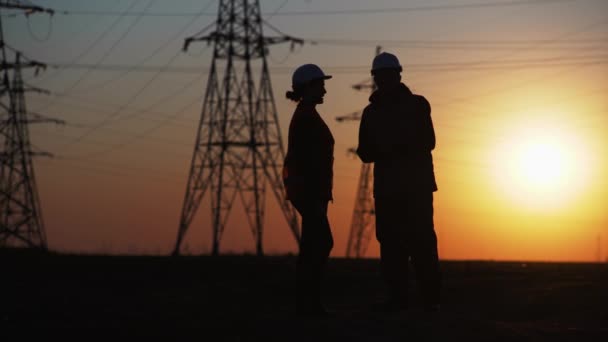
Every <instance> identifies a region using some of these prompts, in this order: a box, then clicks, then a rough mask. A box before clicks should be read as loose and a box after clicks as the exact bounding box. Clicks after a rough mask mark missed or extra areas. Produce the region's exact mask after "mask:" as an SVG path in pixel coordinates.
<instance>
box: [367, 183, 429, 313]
mask: <svg viewBox="0 0 608 342" xmlns="http://www.w3.org/2000/svg"><path fill="white" fill-rule="evenodd" d="M375 206H376V208H375V209H376V238H377V239H378V242H380V264H381V271H382V275H383V277H384V280H385V283H386V285H387V290H388V295H389V299H390V300H394V301H398V302H400V303H401V304H407V300H408V298H407V293H408V287H409V283H408V280H409V279H408V278H409V274H408V273H409V272H408V268H409V261H410V259H411V264H412V268H413V270H414V272H415V276H416V280H417V285H418V289H419V291H420V294H421V295H422V299H423V301H424V303H425V304H427V305H432V304H439V302H440V290H441V272H440V268H439V255H438V252H437V236H436V234H435V228H434V223H433V193H432V192H423V193H419V194H415V195H414V194H408V195H407V196H404V197H380V198H378V197H377V198H376V199H375Z"/></svg>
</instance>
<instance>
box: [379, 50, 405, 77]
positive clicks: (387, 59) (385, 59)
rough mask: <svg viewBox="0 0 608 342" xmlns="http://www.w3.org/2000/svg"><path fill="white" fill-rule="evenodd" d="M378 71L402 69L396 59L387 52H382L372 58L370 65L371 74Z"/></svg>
mask: <svg viewBox="0 0 608 342" xmlns="http://www.w3.org/2000/svg"><path fill="white" fill-rule="evenodd" d="M380 69H397V70H399V71H402V70H403V68H402V67H401V64H399V60H398V59H397V57H396V56H395V55H393V54H391V53H388V52H382V53H381V54H379V55H377V56H376V57H375V58H374V61H373V63H372V73H373V72H374V71H376V70H380Z"/></svg>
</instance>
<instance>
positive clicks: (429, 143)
mask: <svg viewBox="0 0 608 342" xmlns="http://www.w3.org/2000/svg"><path fill="white" fill-rule="evenodd" d="M419 101H420V114H421V121H422V122H421V127H420V128H421V139H420V143H421V146H420V147H421V148H422V149H424V150H426V151H432V150H433V149H435V144H436V139H435V128H434V127H433V119H432V118H431V104H430V103H429V101H427V99H425V98H424V97H423V96H420V97H419Z"/></svg>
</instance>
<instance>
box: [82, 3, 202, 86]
mask: <svg viewBox="0 0 608 342" xmlns="http://www.w3.org/2000/svg"><path fill="white" fill-rule="evenodd" d="M212 4H213V1H211V0H210V1H208V2H207V5H205V6H204V7H203V8H202V9H201V10H200V11H199V13H198V14H199V15H197V16H194V17H192V19H190V21H188V22H187V23H186V24H185V25H184V26H182V28H181V29H180V30H179V31H177V32H176V33H174V34H173V35H172V36H171V37H170V38H169V39H167V40H166V41H165V42H164V43H163V44H161V45H160V46H159V47H158V48H157V49H156V50H154V51H153V52H152V53H151V54H149V55H148V56H146V57H145V58H144V59H142V60H141V61H140V62H139V63H137V64H136V65H135V66H133V68H131V69H129V70H125V72H122V73H120V74H119V75H118V76H117V77H114V78H111V79H109V80H106V81H103V82H101V83H98V84H95V85H92V86H90V87H88V88H86V89H83V90H82V91H79V93H82V92H88V91H91V90H95V89H99V88H103V87H105V86H107V85H108V84H110V83H112V82H115V81H118V80H120V79H122V78H124V77H125V76H127V75H128V74H129V73H131V72H132V71H134V69H135V68H136V67H137V66H141V65H143V64H144V63H145V62H146V61H148V60H150V59H151V58H152V57H154V56H156V55H157V54H158V53H159V52H161V51H162V50H164V49H165V48H167V46H169V44H171V43H172V42H174V41H175V39H177V38H179V37H181V36H182V35H183V33H184V32H185V31H186V30H187V29H188V28H190V26H192V24H194V23H195V22H196V21H197V20H198V19H199V18H200V17H201V15H202V13H203V12H204V11H205V10H207V8H209V7H210V6H211V5H212Z"/></svg>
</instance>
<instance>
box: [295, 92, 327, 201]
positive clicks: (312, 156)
mask: <svg viewBox="0 0 608 342" xmlns="http://www.w3.org/2000/svg"><path fill="white" fill-rule="evenodd" d="M333 163H334V138H333V136H332V134H331V131H330V130H329V127H327V125H326V124H325V122H324V121H323V119H322V118H321V116H320V115H319V113H318V112H317V111H316V109H315V107H314V105H311V104H304V103H300V104H298V107H297V108H296V110H295V112H294V114H293V117H292V118H291V123H290V124H289V137H288V144H287V155H286V156H285V162H284V164H283V182H284V185H285V189H286V191H287V198H288V199H289V200H291V201H294V200H297V199H321V200H332V199H333V197H332V185H333Z"/></svg>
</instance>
